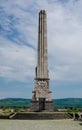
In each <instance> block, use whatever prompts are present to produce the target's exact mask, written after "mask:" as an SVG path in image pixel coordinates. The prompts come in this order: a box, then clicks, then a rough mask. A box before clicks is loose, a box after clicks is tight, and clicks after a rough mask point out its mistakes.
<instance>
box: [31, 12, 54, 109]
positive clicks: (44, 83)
mask: <svg viewBox="0 0 82 130" xmlns="http://www.w3.org/2000/svg"><path fill="white" fill-rule="evenodd" d="M46 17H47V15H46V12H45V10H41V11H40V12H39V27H38V57H37V67H36V69H35V72H36V77H35V88H34V91H33V92H32V93H33V96H32V101H31V111H44V110H45V111H53V101H52V99H51V91H50V90H49V80H50V79H49V74H48V73H49V71H48V53H47V18H46Z"/></svg>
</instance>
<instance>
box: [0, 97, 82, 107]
mask: <svg viewBox="0 0 82 130" xmlns="http://www.w3.org/2000/svg"><path fill="white" fill-rule="evenodd" d="M30 101H31V99H22V98H5V99H0V108H5V107H8V108H18V107H19V108H20V107H22V108H27V107H29V106H30ZM53 102H54V107H57V108H71V107H73V108H82V98H64V99H54V100H53Z"/></svg>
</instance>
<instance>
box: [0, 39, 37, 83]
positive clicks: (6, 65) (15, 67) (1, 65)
mask: <svg viewBox="0 0 82 130" xmlns="http://www.w3.org/2000/svg"><path fill="white" fill-rule="evenodd" d="M1 41H2V44H3V45H2V46H1V47H0V77H3V78H8V79H10V80H18V81H28V78H29V77H32V76H34V66H35V61H36V60H35V51H34V50H33V49H32V48H29V47H28V46H24V45H23V46H19V45H17V44H13V43H12V42H9V41H7V40H6V41H5V40H4V39H3V38H2V39H1ZM7 43H8V44H7ZM5 44H7V46H6V45H5Z"/></svg>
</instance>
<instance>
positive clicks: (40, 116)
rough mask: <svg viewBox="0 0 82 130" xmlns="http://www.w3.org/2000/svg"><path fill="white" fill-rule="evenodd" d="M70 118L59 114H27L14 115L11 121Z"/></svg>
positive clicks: (64, 114) (65, 114)
mask: <svg viewBox="0 0 82 130" xmlns="http://www.w3.org/2000/svg"><path fill="white" fill-rule="evenodd" d="M70 118H72V117H71V116H70V115H69V114H67V113H64V112H63V113H61V112H50V113H48V112H29V113H23V112H21V113H16V114H15V115H14V116H12V118H11V119H21V120H49V119H70Z"/></svg>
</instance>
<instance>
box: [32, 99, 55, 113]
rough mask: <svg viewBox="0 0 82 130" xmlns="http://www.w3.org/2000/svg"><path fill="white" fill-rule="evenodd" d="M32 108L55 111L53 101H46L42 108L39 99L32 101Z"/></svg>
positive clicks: (35, 110) (36, 110) (34, 109)
mask: <svg viewBox="0 0 82 130" xmlns="http://www.w3.org/2000/svg"><path fill="white" fill-rule="evenodd" d="M30 110H31V112H39V111H46V112H53V111H54V106H53V101H45V109H44V110H40V108H39V101H31V105H30Z"/></svg>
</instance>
